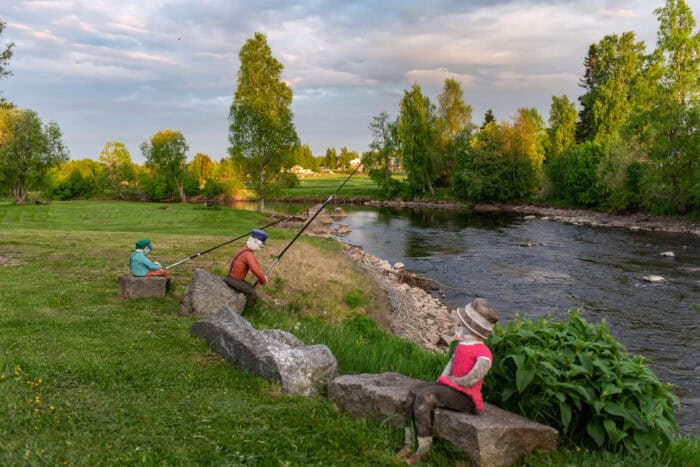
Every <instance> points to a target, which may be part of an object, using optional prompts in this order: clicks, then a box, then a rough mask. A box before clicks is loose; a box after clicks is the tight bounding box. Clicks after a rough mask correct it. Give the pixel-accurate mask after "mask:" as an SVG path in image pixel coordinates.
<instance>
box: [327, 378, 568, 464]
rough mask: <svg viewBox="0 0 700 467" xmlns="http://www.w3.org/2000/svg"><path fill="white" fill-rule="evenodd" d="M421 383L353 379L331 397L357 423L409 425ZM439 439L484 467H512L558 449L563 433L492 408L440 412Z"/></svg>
mask: <svg viewBox="0 0 700 467" xmlns="http://www.w3.org/2000/svg"><path fill="white" fill-rule="evenodd" d="M419 383H421V381H419V380H416V379H413V378H409V377H407V376H404V375H401V374H399V373H382V374H376V375H372V374H361V375H348V376H340V377H338V378H335V379H334V380H333V381H331V383H330V384H329V385H328V397H329V398H330V399H331V400H333V401H334V402H336V403H337V404H338V405H340V406H341V407H342V408H343V409H344V410H346V411H348V412H350V413H351V414H352V415H354V416H355V417H360V418H374V419H377V418H379V419H381V420H382V421H383V422H388V423H390V424H391V425H393V426H394V427H396V428H401V427H403V426H404V424H405V410H406V405H407V404H408V402H409V398H408V396H409V390H410V389H411V387H413V386H415V385H416V384H419ZM433 434H434V435H435V436H439V437H441V438H443V439H446V440H447V441H449V442H451V443H452V444H454V445H455V446H456V447H458V448H460V449H463V450H464V451H465V453H466V454H467V455H468V456H469V457H470V458H471V460H472V461H473V462H474V463H475V464H476V465H480V466H482V465H483V466H486V465H488V466H492V465H493V466H497V465H512V464H513V463H515V462H517V461H518V459H520V458H522V457H524V456H526V455H527V454H529V453H530V452H532V451H533V450H535V449H540V450H550V449H554V448H556V445H557V437H558V432H557V430H555V429H554V428H551V427H549V426H546V425H542V424H539V423H535V422H532V421H530V420H528V419H526V418H524V417H521V416H520V415H516V414H514V413H511V412H507V411H505V410H502V409H499V408H498V407H496V406H494V405H491V404H486V408H485V410H484V411H483V412H482V413H481V414H479V415H470V414H465V413H460V412H454V411H451V410H446V409H438V410H436V411H435V419H434V425H433Z"/></svg>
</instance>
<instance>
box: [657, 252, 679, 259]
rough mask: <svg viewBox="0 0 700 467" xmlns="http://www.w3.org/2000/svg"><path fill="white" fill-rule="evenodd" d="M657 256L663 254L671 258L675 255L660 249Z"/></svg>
mask: <svg viewBox="0 0 700 467" xmlns="http://www.w3.org/2000/svg"><path fill="white" fill-rule="evenodd" d="M659 256H664V257H666V258H673V257H674V256H676V255H675V254H674V253H673V252H672V251H662V252H661V253H659Z"/></svg>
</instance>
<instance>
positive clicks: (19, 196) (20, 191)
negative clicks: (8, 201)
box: [12, 178, 27, 204]
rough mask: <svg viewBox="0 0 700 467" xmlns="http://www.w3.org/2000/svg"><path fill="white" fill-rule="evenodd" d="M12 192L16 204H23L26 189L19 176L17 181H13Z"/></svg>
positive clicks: (25, 197)
mask: <svg viewBox="0 0 700 467" xmlns="http://www.w3.org/2000/svg"><path fill="white" fill-rule="evenodd" d="M12 194H13V196H14V198H15V203H16V204H24V202H25V201H26V200H27V190H26V189H25V188H24V182H23V181H22V179H21V178H20V179H19V180H17V183H15V186H14V187H13V188H12Z"/></svg>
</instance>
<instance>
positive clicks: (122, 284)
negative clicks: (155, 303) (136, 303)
mask: <svg viewBox="0 0 700 467" xmlns="http://www.w3.org/2000/svg"><path fill="white" fill-rule="evenodd" d="M166 282H167V279H166V278H165V277H159V276H151V277H135V276H119V297H120V298H149V297H157V298H163V297H165V283H166Z"/></svg>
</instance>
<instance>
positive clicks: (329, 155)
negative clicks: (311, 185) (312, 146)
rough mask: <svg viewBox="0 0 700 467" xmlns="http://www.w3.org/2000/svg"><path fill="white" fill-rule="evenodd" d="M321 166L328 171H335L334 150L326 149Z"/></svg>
mask: <svg viewBox="0 0 700 467" xmlns="http://www.w3.org/2000/svg"><path fill="white" fill-rule="evenodd" d="M323 165H324V166H325V167H326V168H327V169H329V170H335V169H336V168H337V167H338V153H337V152H336V150H335V148H327V149H326V155H325V156H324V158H323Z"/></svg>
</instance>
